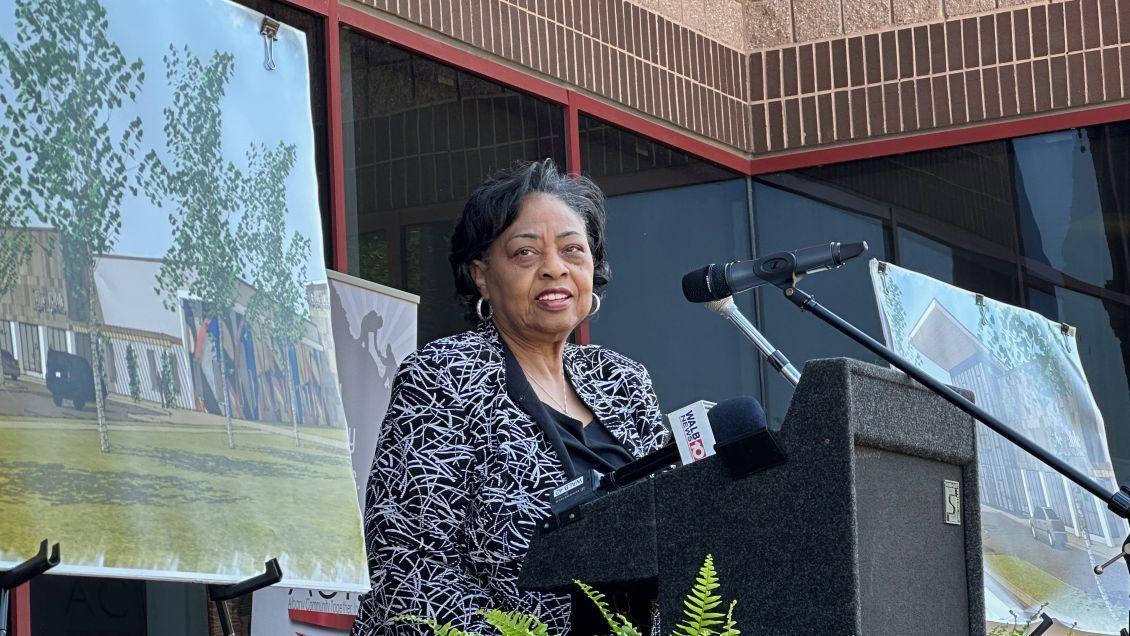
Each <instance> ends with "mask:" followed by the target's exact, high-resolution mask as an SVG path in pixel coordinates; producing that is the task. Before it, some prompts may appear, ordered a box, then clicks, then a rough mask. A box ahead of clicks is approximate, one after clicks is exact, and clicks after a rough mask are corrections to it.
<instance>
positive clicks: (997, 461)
mask: <svg viewBox="0 0 1130 636" xmlns="http://www.w3.org/2000/svg"><path fill="white" fill-rule="evenodd" d="M870 267H871V279H872V283H873V285H874V288H875V296H876V299H877V300H878V304H879V314H880V317H881V318H882V322H883V332H884V335H885V337H886V340H887V343H888V345H889V346H890V347H891V348H893V349H894V350H895V352H896V353H898V354H899V355H901V356H903V357H904V358H906V359H908V360H910V361H911V362H913V363H914V364H916V365H918V366H919V367H920V368H922V369H924V370H925V371H927V372H928V373H930V375H932V376H933V377H935V378H937V379H938V380H940V381H942V382H945V383H947V384H950V385H953V386H957V387H961V388H965V389H969V390H971V391H973V392H974V394H975V395H976V401H977V403H978V404H979V405H980V406H981V407H982V408H984V409H986V410H987V411H989V413H991V414H992V415H994V416H995V417H997V418H999V419H1000V420H1001V421H1003V422H1004V423H1005V424H1007V425H1009V426H1011V427H1012V428H1014V429H1016V430H1017V431H1019V432H1021V433H1022V434H1024V435H1025V436H1027V437H1028V438H1029V439H1031V440H1033V441H1034V442H1036V443H1037V444H1039V445H1041V446H1043V447H1044V448H1046V449H1048V450H1049V451H1051V452H1052V453H1054V454H1055V455H1056V456H1058V457H1060V458H1062V459H1063V460H1064V461H1066V462H1067V463H1069V464H1071V465H1072V466H1074V467H1075V468H1077V469H1079V470H1080V471H1082V472H1083V473H1084V474H1086V475H1088V476H1089V477H1091V478H1093V479H1094V480H1096V481H1098V482H1099V483H1101V484H1104V485H1106V486H1107V487H1108V488H1110V489H1111V490H1112V491H1113V490H1117V485H1116V484H1115V479H1114V470H1113V467H1112V465H1111V461H1110V451H1109V450H1108V448H1107V442H1106V428H1105V425H1104V423H1103V418H1102V414H1101V413H1100V412H1099V409H1098V406H1097V405H1096V404H1095V400H1094V398H1093V397H1092V395H1091V389H1090V386H1089V384H1088V383H1087V378H1086V376H1085V375H1084V373H1083V366H1082V363H1081V362H1080V360H1079V349H1078V346H1077V344H1076V340H1075V330H1074V329H1073V328H1071V327H1068V326H1066V325H1061V324H1060V323H1056V322H1052V321H1049V320H1047V319H1046V318H1044V317H1043V316H1041V315H1039V314H1037V313H1035V312H1032V311H1029V310H1027V309H1021V308H1018V307H1013V306H1011V305H1006V304H1004V303H1000V302H997V301H994V300H992V299H988V298H984V297H983V296H980V295H978V294H974V293H972V292H968V291H965V290H963V289H960V288H957V287H953V286H951V285H948V284H946V283H943V282H941V281H938V280H935V279H932V278H930V277H928V276H924V275H922V274H918V273H916V272H912V271H909V270H906V269H902V268H899V267H895V266H894V265H890V264H888V263H881V262H879V261H875V260H872V261H871V264H870ZM977 444H978V458H979V468H980V474H981V489H980V494H981V520H982V521H981V523H982V541H983V545H984V558H985V599H986V600H985V602H986V618H987V619H988V620H989V621H990V622H1007V623H1011V616H1010V615H1009V612H1010V611H1013V612H1015V613H1016V614H1018V615H1021V616H1027V615H1028V614H1030V613H1032V612H1034V611H1035V610H1037V609H1038V608H1039V607H1040V606H1041V605H1044V604H1046V607H1044V609H1043V611H1044V612H1046V613H1047V614H1048V615H1049V616H1051V617H1052V618H1054V619H1055V620H1057V621H1059V622H1060V623H1063V624H1066V625H1071V624H1073V623H1076V624H1077V626H1078V630H1079V631H1085V632H1088V633H1104V634H1105V633H1109V634H1117V633H1118V631H1119V629H1120V628H1122V627H1125V626H1126V617H1127V610H1128V609H1130V599H1128V598H1127V590H1128V589H1130V585H1128V577H1127V572H1126V568H1125V567H1122V566H1121V565H1116V566H1114V567H1111V568H1108V569H1107V571H1106V573H1105V574H1103V575H1102V576H1098V575H1096V574H1094V572H1093V571H1092V570H1093V568H1094V566H1095V565H1097V564H1099V563H1102V562H1103V561H1105V560H1106V559H1107V558H1108V557H1110V556H1111V555H1113V554H1116V553H1117V552H1118V550H1119V549H1120V548H1121V546H1122V540H1123V538H1124V537H1125V536H1126V534H1127V525H1126V522H1125V521H1124V520H1122V519H1119V518H1117V517H1115V516H1114V515H1113V514H1112V513H1110V512H1109V511H1107V510H1106V506H1105V505H1104V504H1103V502H1102V501H1100V500H1099V499H1097V498H1095V497H1093V496H1092V495H1090V494H1088V493H1086V492H1085V491H1083V490H1082V489H1081V488H1079V487H1078V486H1075V485H1074V484H1072V483H1071V482H1069V481H1068V480H1067V479H1066V478H1064V477H1062V476H1061V475H1059V474H1058V473H1056V472H1054V471H1053V470H1052V469H1050V468H1049V467H1047V466H1045V465H1044V464H1042V463H1041V462H1039V461H1037V460H1035V459H1033V458H1032V457H1030V456H1029V455H1028V454H1027V453H1024V452H1023V451H1021V450H1020V448H1019V447H1017V446H1015V445H1014V444H1012V443H1011V442H1009V441H1007V440H1005V439H1004V438H1003V437H1001V436H1000V435H998V434H997V433H994V432H993V431H992V430H990V429H989V428H988V427H986V426H985V425H983V424H981V425H979V426H978V427H977Z"/></svg>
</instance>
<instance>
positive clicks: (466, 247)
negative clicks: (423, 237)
mask: <svg viewBox="0 0 1130 636" xmlns="http://www.w3.org/2000/svg"><path fill="white" fill-rule="evenodd" d="M535 193H540V194H546V195H550V196H554V197H557V198H558V199H560V200H561V201H562V202H563V203H564V204H565V205H567V206H569V208H570V209H572V210H573V211H574V212H576V213H577V215H578V216H580V217H581V219H582V220H583V221H584V222H585V230H586V233H587V234H588V242H589V250H590V252H591V253H592V260H593V274H592V290H593V293H595V294H597V295H600V294H602V293H603V292H604V288H605V287H606V286H607V285H608V281H609V280H610V279H611V277H612V270H611V268H610V267H609V266H608V261H607V260H606V258H605V244H604V224H605V211H604V193H603V192H601V191H600V188H599V187H598V186H597V185H596V184H595V183H593V181H592V180H591V179H589V178H588V177H583V176H569V175H567V174H564V173H562V172H561V171H560V170H558V169H557V164H555V163H554V162H553V160H552V159H545V160H543V161H523V162H519V163H517V164H515V165H513V166H512V167H510V168H507V169H505V170H501V171H499V172H497V173H495V174H494V175H492V176H491V177H489V178H488V179H487V180H486V181H483V182H482V183H480V184H479V185H478V187H476V188H475V191H474V192H472V193H471V197H470V198H469V199H468V200H467V205H466V206H464V208H463V214H462V216H460V217H459V222H458V223H456V224H455V232H454V233H453V234H452V235H451V255H450V257H449V260H450V261H451V273H452V275H453V276H454V277H455V292H456V293H457V294H458V295H459V297H460V298H461V299H462V300H463V303H464V305H465V306H466V308H467V315H468V318H469V319H472V320H474V319H475V310H474V307H475V303H476V302H477V301H478V300H479V288H478V286H476V285H475V279H474V278H473V277H472V276H471V263H472V262H474V261H476V260H479V259H481V258H482V257H483V254H485V253H486V251H487V249H489V248H490V246H491V244H492V243H494V241H495V239H497V238H498V237H499V236H501V235H502V233H503V232H505V231H506V228H508V227H510V226H511V225H512V224H513V223H514V221H515V220H517V218H518V211H519V209H520V208H521V206H522V202H523V201H525V199H526V197H527V196H529V195H531V194H535Z"/></svg>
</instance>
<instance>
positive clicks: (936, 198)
mask: <svg viewBox="0 0 1130 636" xmlns="http://www.w3.org/2000/svg"><path fill="white" fill-rule="evenodd" d="M1128 173H1130V122H1119V123H1115V124H1109V125H1104V126H1094V127H1091V128H1086V129H1078V130H1068V131H1062V132H1055V133H1050V134H1046V135H1038V136H1033V137H1024V138H1017V139H1011V140H1003V141H996V142H988V143H981V144H972V145H967V146H961V147H955V148H945V149H939V150H930V151H924V152H919V153H913V154H907V155H897V156H890V157H881V158H877V159H867V160H863V161H855V162H851V163H846V164H838V165H832V166H820V167H815V168H808V169H804V170H798V171H794V172H792V173H788V174H783V175H771V176H770V177H769V180H770V181H773V182H774V183H776V184H777V185H782V184H784V185H785V186H786V187H787V189H788V192H785V191H783V190H780V189H778V190H776V191H774V190H773V189H772V188H770V187H768V186H766V185H763V184H758V185H756V186H755V189H754V190H755V210H756V213H757V214H756V220H757V223H756V229H757V230H758V241H757V243H758V250H759V253H765V251H767V250H770V249H782V248H788V247H794V246H797V245H801V244H805V243H809V242H813V241H812V240H810V238H809V237H810V236H812V233H813V232H815V234H817V235H819V236H820V237H821V240H828V239H835V240H850V239H846V238H843V233H844V232H846V231H848V230H850V227H845V226H844V224H847V226H851V227H858V228H860V231H863V233H864V234H866V231H864V230H863V228H864V227H867V226H870V227H871V228H872V232H873V233H878V232H879V230H878V224H879V223H880V221H879V220H878V219H884V221H883V222H885V223H887V224H889V228H890V229H891V230H893V231H894V237H896V239H897V240H896V241H894V242H893V243H891V244H890V249H889V250H888V253H887V260H890V261H892V262H895V263H896V264H899V265H902V266H904V267H908V268H910V269H913V270H915V271H919V272H922V273H924V274H927V275H929V276H932V277H934V278H937V279H939V280H943V281H946V282H948V283H951V284H954V285H957V286H958V287H962V288H964V289H968V290H971V291H975V292H978V293H983V294H985V295H987V296H990V297H992V298H995V299H997V300H1000V301H1003V302H1006V303H1009V304H1013V305H1017V306H1026V307H1028V308H1030V309H1033V310H1035V311H1037V312H1039V313H1041V314H1043V315H1044V316H1047V317H1048V318H1049V319H1052V320H1056V321H1063V322H1065V323H1067V324H1070V325H1073V326H1075V327H1077V328H1078V336H1077V337H1078V343H1079V348H1080V352H1079V354H1080V357H1081V359H1082V362H1083V367H1084V371H1085V373H1086V375H1087V379H1088V380H1089V382H1090V385H1091V390H1092V392H1093V394H1094V396H1095V400H1096V401H1097V403H1098V405H1099V408H1100V410H1101V411H1102V413H1103V415H1104V417H1105V420H1106V425H1107V426H1106V430H1107V441H1108V445H1109V449H1110V453H1111V456H1112V459H1113V463H1114V467H1115V471H1116V473H1117V474H1118V475H1119V476H1120V481H1125V480H1127V479H1130V429H1127V428H1126V427H1125V426H1123V425H1122V422H1121V419H1120V418H1121V415H1122V414H1123V413H1126V412H1127V411H1128V407H1130V382H1128V376H1130V373H1128V371H1127V368H1128V366H1130V345H1125V344H1124V343H1126V342H1130V232H1128V230H1127V228H1128V224H1130V207H1128V206H1130V204H1128V203H1127V202H1128V201H1130V179H1127V178H1125V175H1126V174H1128ZM798 200H802V201H807V203H798ZM859 201H862V203H861V204H859V205H857V202H859ZM829 202H830V203H831V204H834V205H829ZM840 208H843V209H840ZM862 209H866V211H867V213H868V214H869V215H870V216H871V217H873V218H871V219H869V220H861V217H859V216H858V215H857V214H855V213H856V212H858V211H859V210H862ZM849 210H850V211H849ZM813 228H816V229H815V230H814V229H813ZM833 229H834V231H835V233H837V234H832V230H833ZM821 232H823V233H821ZM873 248H874V246H873ZM872 255H873V256H880V255H879V254H878V253H876V251H875V250H874V249H873V250H872ZM880 257H882V256H880ZM858 274H859V275H860V276H864V277H865V272H864V271H863V270H860V271H859V272H858ZM833 277H834V280H835V282H840V281H841V280H842V281H849V284H851V283H850V281H851V278H850V274H845V273H836V274H821V275H820V278H816V277H813V278H812V279H811V280H810V281H807V282H806V283H805V285H806V286H807V288H808V289H810V290H812V291H820V292H821V293H818V294H817V296H818V297H819V298H820V299H821V301H822V302H824V303H825V304H826V305H827V306H828V307H830V308H831V309H833V310H835V311H839V312H841V313H843V314H844V316H845V317H848V318H849V319H852V318H851V316H852V314H853V312H854V313H855V314H856V319H852V321H853V322H855V323H856V324H857V325H859V326H861V328H864V330H866V331H869V332H870V333H872V334H873V335H875V334H877V333H878V330H877V325H876V324H875V323H873V322H870V321H871V320H872V319H871V318H869V317H868V316H869V315H870V312H872V311H873V305H874V301H873V300H872V294H871V293H870V291H869V290H867V289H865V288H860V289H858V290H857V291H858V292H859V293H862V294H864V296H863V297H864V298H867V302H864V303H857V304H859V305H860V306H859V307H858V308H851V306H850V302H848V301H847V300H846V299H845V300H843V301H840V302H837V301H836V300H834V299H836V295H837V294H841V295H843V294H845V293H847V290H846V289H823V290H821V287H820V286H823V285H830V283H829V282H828V281H829V280H832V279H833ZM861 284H862V283H861ZM845 306H847V307H848V309H847V310H845V309H844V307H845ZM864 306H865V307H864ZM786 309H792V308H791V307H786ZM776 311H778V310H776V309H774V308H773V305H772V304H770V302H769V300H766V301H765V306H764V307H763V308H762V316H763V323H762V324H763V325H764V327H765V332H766V336H767V337H769V338H770V339H771V340H774V341H775V342H776V343H777V344H778V346H781V347H782V348H783V349H784V351H785V353H786V354H787V355H789V356H790V357H791V358H793V360H794V362H797V363H798V366H799V363H801V362H803V361H804V359H805V358H806V357H813V356H817V355H819V356H830V355H842V354H843V353H845V350H843V349H836V348H835V347H834V346H833V345H832V344H831V343H830V342H824V341H823V340H821V339H826V338H829V337H835V338H839V335H838V334H832V335H831V336H828V335H827V334H826V333H825V332H824V331H823V330H824V329H825V328H824V327H823V326H822V325H816V326H812V325H808V324H804V323H801V322H793V323H789V322H786V321H785V320H784V319H783V318H777V317H776V314H775V312H776ZM859 312H863V313H865V314H868V315H859ZM796 320H799V319H796ZM817 328H818V329H820V330H821V331H820V332H815V331H813V330H814V329H817ZM783 330H787V331H784V333H782V331H783ZM815 333H819V334H820V335H818V336H814V335H812V334H815ZM794 339H795V340H796V341H797V342H793V340H794ZM806 347H807V348H806ZM852 355H855V356H857V357H861V356H862V354H861V352H859V351H856V352H854V353H853V354H852ZM864 359H866V358H864ZM769 388H770V391H769V392H768V393H769V395H768V399H767V402H768V404H767V406H768V407H769V411H770V412H771V414H772V415H778V414H779V412H780V409H781V408H782V405H781V400H780V398H779V396H777V395H775V393H774V391H773V390H772V388H773V387H772V385H770V386H769ZM1091 450H1093V451H1095V452H1100V451H1101V449H1091Z"/></svg>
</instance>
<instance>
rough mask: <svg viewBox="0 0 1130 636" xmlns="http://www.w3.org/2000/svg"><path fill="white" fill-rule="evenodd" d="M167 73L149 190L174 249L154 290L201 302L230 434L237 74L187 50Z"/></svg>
mask: <svg viewBox="0 0 1130 636" xmlns="http://www.w3.org/2000/svg"><path fill="white" fill-rule="evenodd" d="M164 61H165V72H166V77H167V78H168V82H169V85H170V86H171V87H172V89H173V101H172V104H171V105H170V106H168V107H166V108H165V109H164V115H165V127H164V129H165V143H166V147H167V152H168V155H169V158H170V163H169V164H166V163H165V162H164V160H162V159H161V158H160V156H159V155H157V153H156V152H150V153H149V155H148V156H147V157H146V160H145V164H144V171H143V172H144V175H145V182H144V184H145V190H146V193H147V194H148V195H149V197H150V199H152V200H153V202H154V204H156V205H158V206H160V207H165V206H168V207H169V217H168V218H169V226H170V230H171V232H172V245H171V246H170V247H169V250H168V252H167V253H166V254H165V258H164V261H163V263H162V265H161V269H160V271H159V272H158V274H157V284H158V286H157V292H158V293H161V294H163V295H164V296H165V304H166V306H167V307H168V308H169V309H172V308H174V307H175V306H176V304H177V303H178V302H179V297H180V294H181V293H185V294H187V295H188V296H189V297H192V298H196V299H199V301H200V304H201V306H202V310H203V313H204V320H205V322H208V321H213V323H214V324H215V326H216V329H215V330H214V331H213V330H211V329H209V333H210V334H211V337H212V339H213V344H214V349H215V352H216V359H217V362H218V364H219V367H220V378H221V380H220V384H221V386H220V387H218V388H219V389H220V390H221V391H222V392H223V396H222V399H221V400H220V402H221V405H222V408H223V411H224V417H225V419H226V423H227V435H228V447H229V448H235V434H234V432H233V430H232V412H231V411H232V408H231V393H232V391H231V377H230V372H229V370H228V365H227V360H226V358H225V355H224V347H223V340H224V337H223V334H224V322H225V321H226V319H227V318H228V317H229V316H230V314H231V311H232V309H233V308H234V307H235V302H236V300H237V292H238V290H239V276H240V274H242V273H243V271H244V264H245V259H244V256H243V251H242V247H243V246H242V245H241V243H240V241H239V240H238V238H237V237H236V233H235V227H234V226H235V223H234V221H236V220H237V219H236V216H237V215H238V207H239V206H238V194H239V189H240V182H241V180H242V176H241V174H240V171H239V169H238V168H237V167H236V166H235V165H234V164H233V163H231V162H230V161H226V160H225V159H224V157H223V153H222V150H221V148H222V145H223V144H222V140H223V115H222V112H221V106H220V101H221V100H222V99H223V96H224V92H225V89H226V86H227V83H228V81H230V80H231V76H232V71H233V58H232V55H231V54H230V53H224V52H219V51H215V52H213V53H212V56H211V58H210V59H209V60H208V61H207V62H203V61H201V59H200V58H198V57H196V56H195V55H193V54H192V53H191V52H190V51H189V50H188V47H185V48H184V49H183V50H178V49H177V48H176V47H172V46H170V47H169V53H168V55H166V56H165V58H164Z"/></svg>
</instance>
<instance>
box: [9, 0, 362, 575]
mask: <svg viewBox="0 0 1130 636" xmlns="http://www.w3.org/2000/svg"><path fill="white" fill-rule="evenodd" d="M262 25H263V16H262V15H261V14H259V13H258V12H255V11H252V10H250V9H248V8H246V7H243V6H241V5H238V4H236V3H234V2H230V1H229V0H148V1H146V2H120V1H111V0H16V1H15V2H2V3H0V97H2V98H3V99H2V100H0V101H3V103H4V107H2V108H0V173H2V174H3V178H2V179H0V369H2V370H3V382H2V383H0V493H2V495H0V569H3V568H5V567H9V566H11V565H13V564H14V563H18V562H20V561H22V560H24V559H26V558H27V557H29V556H31V555H32V554H34V553H35V550H36V548H37V547H38V545H39V542H40V540H42V539H44V538H50V539H51V540H52V541H58V542H59V543H61V544H62V546H63V548H62V552H63V561H62V564H61V565H59V567H57V568H55V569H53V570H52V571H51V572H52V573H53V574H81V575H93V576H114V577H129V578H143V579H163V580H173V581H198V582H207V583H230V582H236V581H240V580H243V579H246V578H248V577H251V576H254V575H257V574H259V573H261V572H262V571H263V564H264V562H265V561H266V560H267V559H270V558H277V559H278V560H279V563H280V565H281V566H282V570H283V584H284V585H285V584H289V585H295V586H316V587H324V588H331V589H336V590H342V591H346V590H354V591H360V590H364V589H367V587H368V573H367V567H366V559H365V552H364V545H363V539H362V533H361V516H360V510H359V507H358V504H357V500H356V497H355V490H354V483H355V482H354V479H353V474H352V466H351V464H350V456H349V440H348V435H347V430H346V422H345V415H344V411H343V409H342V405H341V397H340V395H339V394H338V380H337V377H336V365H335V364H334V359H333V358H332V357H331V356H330V355H329V353H328V351H327V345H328V344H330V342H331V340H332V337H331V333H330V324H329V316H328V314H327V313H322V314H319V312H318V309H317V307H315V306H314V304H315V301H316V300H317V298H318V297H319V293H320V292H319V290H323V291H322V292H321V293H324V290H325V288H326V285H327V280H326V269H325V265H324V263H325V254H324V253H323V250H322V246H323V244H324V243H323V237H322V228H321V211H320V209H319V208H320V204H319V196H318V180H317V172H316V167H315V141H314V124H313V119H312V112H311V103H310V77H309V59H308V56H307V43H306V37H305V35H304V34H303V33H302V32H301V31H299V30H297V29H294V28H292V27H290V26H287V25H285V24H284V25H281V26H279V29H278V32H277V34H276V36H275V37H274V38H273V39H271V40H269V41H266V40H265V39H264V36H263V35H262V34H261V29H262ZM62 78H69V79H68V80H67V81H63V80H62Z"/></svg>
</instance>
